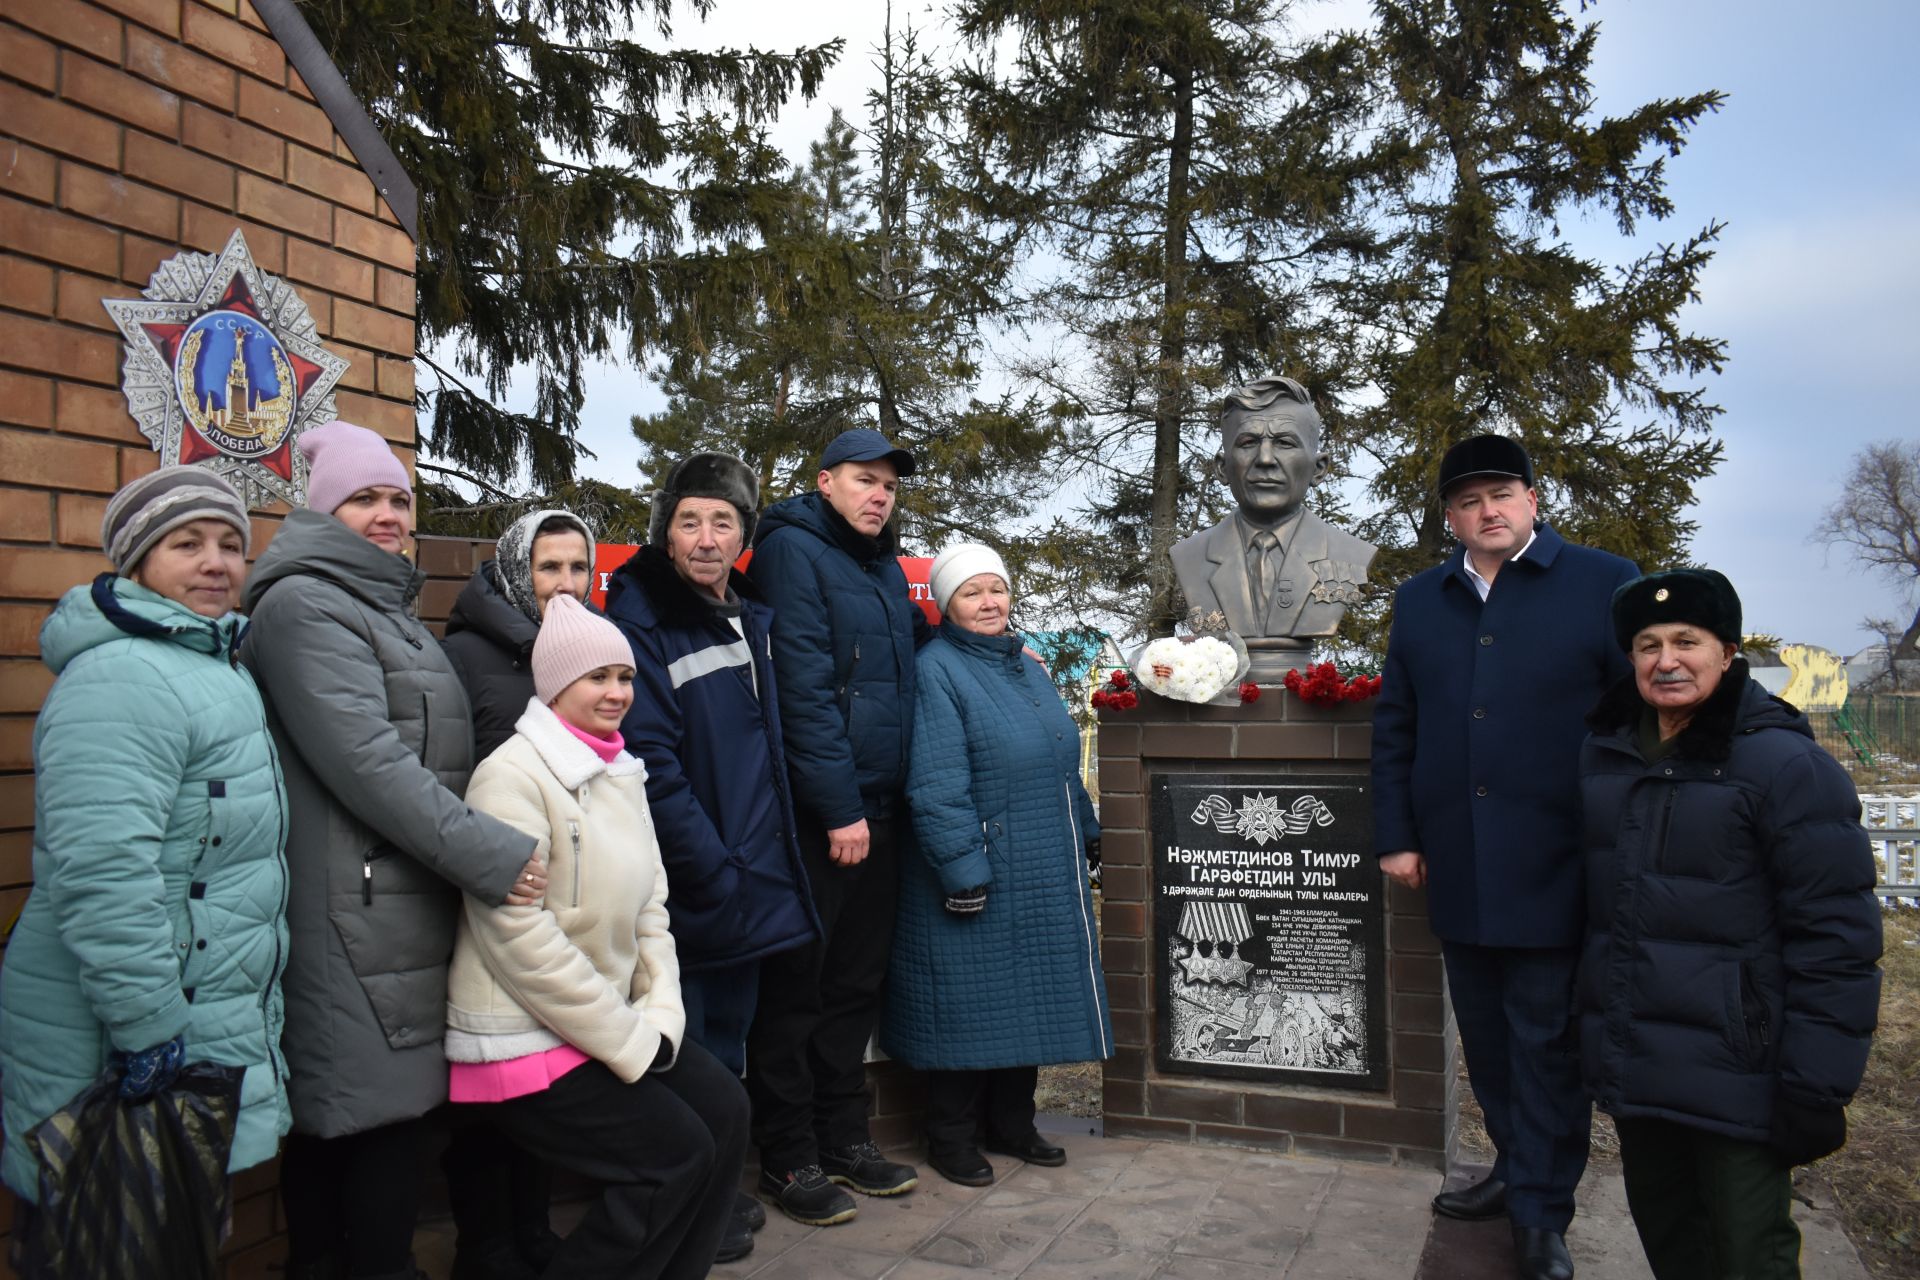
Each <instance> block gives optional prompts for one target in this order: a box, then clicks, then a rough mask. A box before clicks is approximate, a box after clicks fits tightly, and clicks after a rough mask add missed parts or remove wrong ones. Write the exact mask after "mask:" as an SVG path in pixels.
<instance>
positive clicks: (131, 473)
mask: <svg viewBox="0 0 1920 1280" xmlns="http://www.w3.org/2000/svg"><path fill="white" fill-rule="evenodd" d="M159 469H160V455H159V454H157V453H155V452H154V451H153V447H152V446H151V445H149V446H147V447H146V448H143V449H122V450H121V451H120V483H121V484H126V483H127V482H128V481H131V480H137V479H139V478H140V477H141V476H144V475H151V474H152V473H153V472H155V471H158V470H159Z"/></svg>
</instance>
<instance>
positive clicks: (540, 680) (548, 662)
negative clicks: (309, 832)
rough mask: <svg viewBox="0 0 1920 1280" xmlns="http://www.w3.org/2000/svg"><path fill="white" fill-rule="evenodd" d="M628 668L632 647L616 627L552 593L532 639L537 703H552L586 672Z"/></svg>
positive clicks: (561, 593) (563, 594)
mask: <svg viewBox="0 0 1920 1280" xmlns="http://www.w3.org/2000/svg"><path fill="white" fill-rule="evenodd" d="M632 665H633V646H632V645H629V644H628V643H627V638H626V637H625V636H623V635H621V634H620V628H618V627H616V626H614V625H613V624H612V623H611V622H608V621H607V620H606V619H605V618H602V617H600V616H599V615H597V614H595V613H593V612H591V611H589V610H588V608H587V606H585V605H583V604H581V603H580V602H579V601H578V600H576V599H574V598H573V597H572V596H570V595H568V594H567V593H566V592H564V591H556V592H554V593H553V596H552V598H551V599H549V600H548V601H547V620H546V621H545V622H543V623H541V624H540V631H539V633H538V634H537V635H535V636H534V638H533V691H534V693H535V694H536V695H537V696H538V697H539V699H540V701H542V702H552V701H553V700H554V699H555V698H557V697H559V696H560V695H561V693H562V692H564V691H565V690H566V687H567V686H568V685H570V684H572V683H573V682H574V681H575V680H578V679H579V678H580V677H581V676H584V675H586V674H587V673H588V672H589V671H598V670H599V669H600V668H601V667H631V666H632Z"/></svg>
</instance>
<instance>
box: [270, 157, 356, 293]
mask: <svg viewBox="0 0 1920 1280" xmlns="http://www.w3.org/2000/svg"><path fill="white" fill-rule="evenodd" d="M294 150H295V151H298V150H300V148H298V147H295V148H294ZM374 270H375V268H374V265H373V264H372V263H371V262H367V261H365V260H364V259H361V258H349V257H348V256H347V255H345V254H344V253H335V252H334V251H333V250H331V249H323V248H321V247H320V246H319V245H317V244H310V243H308V242H307V241H305V240H294V241H290V242H289V243H288V245H287V275H288V276H289V277H291V278H292V279H295V280H298V281H301V282H302V283H304V284H311V285H317V286H319V287H320V288H322V289H325V290H327V291H328V292H330V293H337V294H343V295H345V296H347V297H350V298H358V299H360V300H361V301H363V302H368V301H372V299H373V273H374Z"/></svg>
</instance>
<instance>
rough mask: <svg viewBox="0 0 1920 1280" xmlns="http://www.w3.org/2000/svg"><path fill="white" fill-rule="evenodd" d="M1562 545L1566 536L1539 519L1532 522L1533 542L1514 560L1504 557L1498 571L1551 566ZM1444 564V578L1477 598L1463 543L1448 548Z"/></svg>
mask: <svg viewBox="0 0 1920 1280" xmlns="http://www.w3.org/2000/svg"><path fill="white" fill-rule="evenodd" d="M1566 545H1567V540H1566V539H1565V538H1563V537H1561V536H1560V535H1559V534H1557V533H1555V532H1554V531H1553V526H1552V525H1550V524H1548V523H1547V522H1546V521H1544V520H1542V521H1541V522H1540V523H1538V524H1536V525H1534V526H1533V542H1532V544H1531V545H1529V546H1528V547H1527V549H1526V554H1525V555H1523V556H1521V557H1520V558H1519V559H1517V560H1509V561H1507V563H1506V564H1505V565H1504V566H1502V568H1501V572H1503V573H1504V572H1506V571H1507V570H1510V569H1513V568H1515V567H1521V568H1524V569H1527V570H1529V571H1532V572H1544V571H1546V570H1548V569H1551V568H1552V567H1553V562H1554V561H1555V560H1558V559H1559V558H1560V552H1561V549H1562V548H1564V547H1565V546H1566ZM1446 566H1447V580H1448V581H1450V582H1453V583H1456V584H1457V585H1458V586H1459V587H1460V588H1461V589H1462V590H1465V591H1473V594H1474V597H1475V598H1476V599H1477V598H1478V597H1479V595H1480V593H1479V592H1478V591H1474V588H1473V583H1472V581H1470V580H1469V579H1468V577H1467V544H1466V543H1464V542H1456V543H1454V546H1453V550H1452V552H1451V553H1449V554H1448V556H1447V561H1446Z"/></svg>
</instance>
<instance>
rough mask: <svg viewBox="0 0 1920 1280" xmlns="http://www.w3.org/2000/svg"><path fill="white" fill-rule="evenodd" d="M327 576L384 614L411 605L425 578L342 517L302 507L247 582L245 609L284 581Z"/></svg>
mask: <svg viewBox="0 0 1920 1280" xmlns="http://www.w3.org/2000/svg"><path fill="white" fill-rule="evenodd" d="M296 574H305V575H307V576H309V577H314V578H323V579H325V580H326V581H328V582H331V583H333V584H334V585H335V586H337V587H339V588H340V589H341V590H343V591H346V592H348V593H349V594H351V595H354V596H357V597H359V598H360V599H362V600H364V601H366V602H367V603H368V604H370V605H372V606H373V607H374V608H376V609H379V610H381V611H382V612H385V613H398V612H400V611H402V610H404V609H406V608H408V607H409V606H411V605H412V604H413V599H414V597H415V596H417V595H419V594H420V587H421V585H422V584H423V583H425V582H426V580H427V575H426V574H425V573H423V572H421V571H420V570H419V569H418V568H416V567H414V565H413V563H412V562H411V561H409V560H408V559H407V558H406V557H404V556H397V555H395V554H394V553H393V552H391V551H383V550H381V549H380V548H379V547H377V546H375V545H374V544H373V543H371V542H368V541H367V540H366V539H365V538H363V537H361V536H360V535H359V534H357V533H355V532H354V531H353V530H351V529H349V528H347V526H346V525H344V524H342V523H341V522H340V521H339V520H338V519H336V518H335V517H333V516H331V515H326V514H323V513H321V512H318V511H309V510H307V509H306V508H304V507H302V508H300V509H298V510H296V511H293V512H292V513H290V514H289V515H288V516H287V518H286V519H285V520H284V521H282V522H281V524H280V530H279V532H278V533H275V534H274V535H273V541H272V542H271V543H269V544H268V546H267V549H266V550H265V551H263V552H261V553H260V558H259V560H257V561H256V562H255V563H254V566H253V573H252V575H251V576H249V577H248V579H247V595H246V599H247V611H248V612H249V613H252V612H254V611H256V610H257V609H258V608H259V607H260V599H261V597H262V596H264V595H266V594H267V591H268V590H269V589H270V588H271V587H272V586H273V585H274V584H275V583H276V582H279V581H280V580H281V579H282V578H289V577H292V576H294V575H296Z"/></svg>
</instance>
